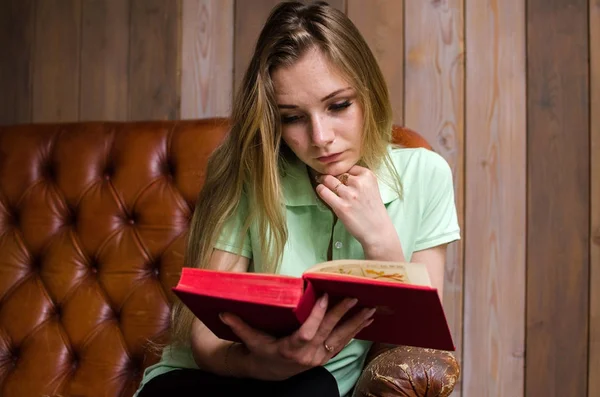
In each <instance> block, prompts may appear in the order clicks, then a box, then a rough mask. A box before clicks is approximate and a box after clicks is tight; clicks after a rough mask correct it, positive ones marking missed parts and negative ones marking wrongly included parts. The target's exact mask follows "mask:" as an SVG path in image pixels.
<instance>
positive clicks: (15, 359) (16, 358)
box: [10, 347, 21, 367]
mask: <svg viewBox="0 0 600 397" xmlns="http://www.w3.org/2000/svg"><path fill="white" fill-rule="evenodd" d="M20 353H21V352H20V350H19V348H18V347H13V348H12V349H11V351H10V355H11V361H12V364H13V367H16V366H17V362H18V361H19V356H20V355H21V354H20Z"/></svg>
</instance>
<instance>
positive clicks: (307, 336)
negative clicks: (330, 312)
mask: <svg viewBox="0 0 600 397" xmlns="http://www.w3.org/2000/svg"><path fill="white" fill-rule="evenodd" d="M328 301H329V299H328V296H327V294H324V295H323V296H322V297H321V298H319V299H318V300H317V302H316V303H315V305H314V306H313V308H312V310H311V312H310V314H309V316H308V318H307V319H306V320H305V321H304V323H303V324H302V325H301V326H300V328H298V330H297V331H296V332H294V334H293V335H292V336H291V338H290V344H291V345H292V346H293V347H301V346H304V345H305V344H306V343H308V342H310V341H311V340H312V339H313V338H314V337H315V334H316V333H317V330H318V329H319V326H320V325H321V321H323V317H325V313H327V305H328Z"/></svg>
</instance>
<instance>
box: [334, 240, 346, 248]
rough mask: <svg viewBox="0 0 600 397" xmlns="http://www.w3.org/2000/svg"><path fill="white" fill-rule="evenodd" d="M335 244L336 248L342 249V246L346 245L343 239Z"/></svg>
mask: <svg viewBox="0 0 600 397" xmlns="http://www.w3.org/2000/svg"><path fill="white" fill-rule="evenodd" d="M334 246H335V248H337V249H340V248H342V247H343V246H344V244H342V242H341V241H336V242H335V244H334Z"/></svg>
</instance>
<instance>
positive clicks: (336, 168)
mask: <svg viewBox="0 0 600 397" xmlns="http://www.w3.org/2000/svg"><path fill="white" fill-rule="evenodd" d="M354 164H355V163H351V162H347V161H339V162H336V163H332V164H324V165H322V166H321V167H319V168H317V169H316V170H315V171H316V172H318V173H319V174H323V175H333V176H339V175H342V174H343V173H345V172H348V170H349V169H350V168H352V167H353V166H354Z"/></svg>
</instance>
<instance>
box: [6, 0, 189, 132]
mask: <svg viewBox="0 0 600 397" xmlns="http://www.w3.org/2000/svg"><path fill="white" fill-rule="evenodd" d="M180 7H181V0H169V1H165V0H2V1H0V48H1V49H2V51H3V54H2V58H1V60H0V87H1V89H2V92H3V93H5V94H6V95H0V123H2V124H12V123H27V122H47V121H48V122H50V121H80V120H142V119H148V120H157V119H178V118H179V117H180V89H181V86H180V80H181V78H180V68H181V66H180V63H181V57H180V52H181V51H180V43H179V41H180V37H181V10H180Z"/></svg>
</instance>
